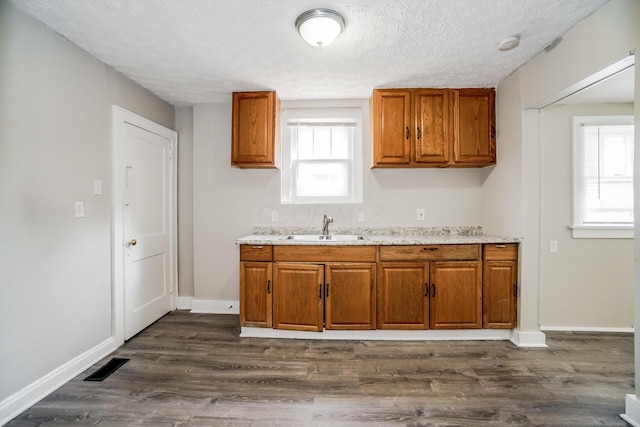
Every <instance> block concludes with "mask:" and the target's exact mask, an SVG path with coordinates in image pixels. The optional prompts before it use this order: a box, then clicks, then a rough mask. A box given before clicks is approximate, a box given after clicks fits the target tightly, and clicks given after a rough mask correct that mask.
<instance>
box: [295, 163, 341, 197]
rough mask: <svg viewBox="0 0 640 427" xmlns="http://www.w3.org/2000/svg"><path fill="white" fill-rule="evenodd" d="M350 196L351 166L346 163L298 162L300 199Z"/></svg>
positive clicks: (297, 183)
mask: <svg viewBox="0 0 640 427" xmlns="http://www.w3.org/2000/svg"><path fill="white" fill-rule="evenodd" d="M348 194H349V166H348V163H346V162H335V163H333V162H332V163H327V162H322V163H310V162H303V161H300V162H298V174H297V180H296V195H297V196H298V197H327V196H332V197H346V196H347V195H348Z"/></svg>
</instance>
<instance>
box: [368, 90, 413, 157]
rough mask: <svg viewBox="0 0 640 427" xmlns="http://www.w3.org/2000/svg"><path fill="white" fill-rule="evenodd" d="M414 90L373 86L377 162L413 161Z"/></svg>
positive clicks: (374, 147) (374, 153)
mask: <svg viewBox="0 0 640 427" xmlns="http://www.w3.org/2000/svg"><path fill="white" fill-rule="evenodd" d="M411 128H412V126H411V91H410V90H401V89H374V91H373V161H374V166H385V165H390V166H393V165H408V164H409V163H410V162H411V154H410V153H411V151H410V146H411Z"/></svg>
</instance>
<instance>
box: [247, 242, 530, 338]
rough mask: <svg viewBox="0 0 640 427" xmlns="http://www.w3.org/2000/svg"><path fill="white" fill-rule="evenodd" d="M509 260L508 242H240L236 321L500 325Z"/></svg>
mask: <svg viewBox="0 0 640 427" xmlns="http://www.w3.org/2000/svg"><path fill="white" fill-rule="evenodd" d="M293 248H295V249H297V250H294V249H293ZM376 253H378V262H377V263H376ZM315 259H319V260H321V261H319V262H314V260H315ZM517 267H518V244H517V243H514V244H484V245H475V244H462V245H453V244H452V245H426V246H380V248H379V251H377V248H375V247H371V246H345V247H330V246H325V247H311V246H306V247H300V248H297V247H293V246H284V247H278V246H274V247H273V248H272V247H271V246H259V245H258V246H250V245H242V246H241V248H240V325H241V326H254V327H264V328H271V327H273V328H275V329H291V330H298V331H315V332H321V331H323V330H324V329H336V330H367V329H376V328H377V329H398V330H400V329H479V328H493V329H495V328H503V329H510V328H513V327H515V325H516V307H517V304H516V302H517V282H516V280H517Z"/></svg>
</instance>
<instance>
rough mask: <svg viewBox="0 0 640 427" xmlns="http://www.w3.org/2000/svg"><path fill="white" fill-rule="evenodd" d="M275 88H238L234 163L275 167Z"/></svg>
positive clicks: (233, 145) (232, 145)
mask: <svg viewBox="0 0 640 427" xmlns="http://www.w3.org/2000/svg"><path fill="white" fill-rule="evenodd" d="M276 104H277V97H276V94H275V92H234V93H233V107H232V110H233V112H232V117H233V118H232V124H231V129H232V135H231V164H232V165H233V166H240V167H275V156H274V151H275V145H274V144H275V129H276V114H277V105H276Z"/></svg>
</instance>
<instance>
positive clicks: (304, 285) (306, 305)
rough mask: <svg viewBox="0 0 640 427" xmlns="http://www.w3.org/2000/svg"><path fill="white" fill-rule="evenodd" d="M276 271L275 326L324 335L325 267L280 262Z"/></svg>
mask: <svg viewBox="0 0 640 427" xmlns="http://www.w3.org/2000/svg"><path fill="white" fill-rule="evenodd" d="M273 268H274V270H273V327H274V328H275V329H294V330H298V331H316V332H321V331H322V329H323V323H324V316H323V307H324V266H322V265H314V264H287V263H279V262H277V263H275V264H274V267H273Z"/></svg>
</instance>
